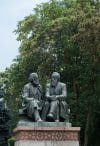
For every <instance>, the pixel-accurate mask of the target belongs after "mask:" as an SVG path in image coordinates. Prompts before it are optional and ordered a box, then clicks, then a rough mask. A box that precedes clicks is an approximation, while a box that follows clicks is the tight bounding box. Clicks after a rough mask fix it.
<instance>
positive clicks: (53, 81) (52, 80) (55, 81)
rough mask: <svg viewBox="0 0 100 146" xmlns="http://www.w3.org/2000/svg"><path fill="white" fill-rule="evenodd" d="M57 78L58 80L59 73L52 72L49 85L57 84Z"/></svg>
mask: <svg viewBox="0 0 100 146" xmlns="http://www.w3.org/2000/svg"><path fill="white" fill-rule="evenodd" d="M59 80H60V75H59V73H58V72H53V74H52V77H51V86H57V84H58V82H59Z"/></svg>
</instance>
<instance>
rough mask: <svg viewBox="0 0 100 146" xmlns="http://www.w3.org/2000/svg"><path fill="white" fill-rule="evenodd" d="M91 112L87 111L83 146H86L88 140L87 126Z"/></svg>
mask: <svg viewBox="0 0 100 146" xmlns="http://www.w3.org/2000/svg"><path fill="white" fill-rule="evenodd" d="M90 113H91V111H90V110H89V111H88V114H87V120H86V127H85V132H84V146H88V139H89V125H90V118H91V114H90Z"/></svg>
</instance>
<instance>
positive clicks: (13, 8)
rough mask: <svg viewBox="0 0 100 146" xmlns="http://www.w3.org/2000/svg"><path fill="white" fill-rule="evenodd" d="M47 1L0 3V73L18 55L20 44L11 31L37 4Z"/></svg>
mask: <svg viewBox="0 0 100 146" xmlns="http://www.w3.org/2000/svg"><path fill="white" fill-rule="evenodd" d="M47 1H49V0H9V1H8V0H2V1H1V2H0V72H2V71H4V70H5V69H6V67H10V65H11V64H12V63H13V59H14V58H16V56H17V55H18V48H19V45H20V42H18V41H17V40H16V38H17V36H16V35H15V33H13V31H14V30H15V29H16V26H17V23H18V21H20V20H22V19H23V18H24V17H25V16H27V15H29V14H31V13H32V10H33V8H34V7H36V5H37V4H40V3H43V2H47Z"/></svg>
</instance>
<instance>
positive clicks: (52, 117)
mask: <svg viewBox="0 0 100 146" xmlns="http://www.w3.org/2000/svg"><path fill="white" fill-rule="evenodd" d="M47 119H48V120H50V121H54V116H53V114H51V113H50V114H48V115H47Z"/></svg>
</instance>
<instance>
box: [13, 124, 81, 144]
mask: <svg viewBox="0 0 100 146" xmlns="http://www.w3.org/2000/svg"><path fill="white" fill-rule="evenodd" d="M69 125H70V124H69V123H67V124H66V123H58V124H57V123H53V122H52V123H49V122H46V123H44V122H40V123H34V124H33V125H31V124H30V125H28V126H27V124H26V125H25V124H24V125H23V126H22V125H19V126H17V128H16V129H14V136H15V139H16V142H15V146H79V131H80V127H70V126H69Z"/></svg>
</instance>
